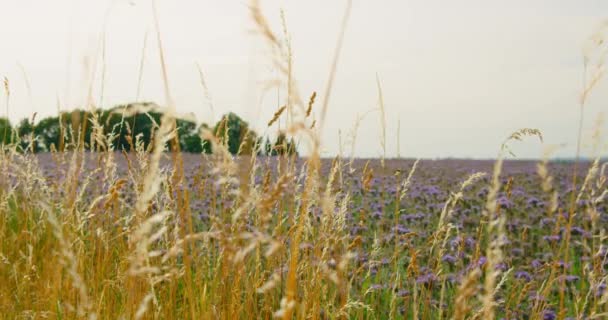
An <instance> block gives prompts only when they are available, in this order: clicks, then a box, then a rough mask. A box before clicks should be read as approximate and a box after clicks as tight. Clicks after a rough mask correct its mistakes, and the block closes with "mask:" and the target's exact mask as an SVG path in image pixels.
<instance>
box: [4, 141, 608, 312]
mask: <svg viewBox="0 0 608 320" xmlns="http://www.w3.org/2000/svg"><path fill="white" fill-rule="evenodd" d="M151 165H152V164H151V163H150V158H149V157H148V156H147V155H146V154H144V153H139V154H121V153H117V152H116V153H113V152H108V153H101V154H95V153H78V152H75V153H73V154H42V155H27V154H25V155H23V154H4V155H3V157H2V167H1V169H2V171H1V174H2V179H1V180H0V181H1V185H0V186H1V189H0V190H1V193H0V196H1V197H2V198H1V199H2V202H1V203H2V207H1V210H2V211H1V212H2V223H1V225H0V235H1V247H0V249H1V251H0V252H1V253H2V257H1V259H2V261H1V263H0V274H1V275H2V279H3V285H2V286H1V287H0V309H2V310H3V312H2V314H3V315H2V316H3V317H4V318H7V319H9V318H19V317H24V318H27V317H32V318H45V317H46V318H74V317H83V316H89V317H97V318H103V319H112V318H121V317H123V318H131V317H135V318H142V317H143V318H165V319H169V318H225V319H232V318H273V317H276V316H279V317H280V316H285V315H286V314H290V315H289V317H290V318H291V317H295V318H313V319H330V318H352V319H389V318H407V319H418V318H420V319H431V318H433V319H434V318H438V317H439V318H455V319H464V318H471V317H477V318H487V316H488V314H486V312H487V313H489V314H490V316H492V317H494V316H495V317H496V318H505V319H524V318H530V319H539V318H541V319H554V318H555V319H557V318H558V317H561V318H564V317H569V318H578V319H587V318H589V317H590V316H592V315H594V314H596V315H597V314H601V313H602V312H605V310H606V309H605V308H606V306H605V304H604V302H605V300H606V290H605V288H606V268H607V267H608V250H607V248H606V246H605V240H604V238H603V237H604V235H603V232H604V226H605V225H606V223H607V219H608V218H607V217H608V216H607V215H606V209H607V207H606V204H605V203H601V202H600V201H599V200H601V198H602V197H603V196H605V194H606V191H605V190H606V184H605V182H606V181H605V180H606V172H605V167H606V166H601V167H598V163H582V164H580V166H579V170H580V173H579V181H580V182H581V183H580V184H579V186H581V187H579V188H578V189H577V190H573V189H572V188H571V184H572V178H573V177H572V175H573V172H574V171H573V164H572V163H546V162H534V161H506V162H504V163H503V164H502V170H501V174H500V176H497V177H496V179H493V172H494V162H493V161H481V160H478V161H475V160H468V161H467V160H436V161H433V160H422V161H418V162H415V161H413V160H386V161H385V163H384V166H382V164H381V160H378V159H376V160H363V159H358V160H354V161H352V162H350V161H341V160H340V159H333V160H332V159H323V160H321V161H320V162H319V167H318V170H319V171H318V173H315V172H314V171H312V168H311V165H312V164H311V163H308V162H307V160H306V159H302V158H297V157H293V156H292V157H287V156H284V157H282V158H279V157H260V158H257V157H251V158H244V157H243V158H238V159H233V158H232V157H230V156H226V157H220V156H207V155H202V156H201V155H193V154H166V155H163V156H162V157H161V159H160V162H159V172H158V178H157V179H158V180H157V184H156V187H157V188H158V190H157V192H155V193H153V194H152V193H148V194H145V193H144V191H143V190H142V186H144V185H146V181H145V179H146V177H147V176H148V175H146V174H145V173H146V172H147V171H148V170H150V166H151ZM587 172H588V174H587ZM313 174H315V175H316V176H317V177H322V178H318V179H317V178H315V180H311V176H312V175H313ZM583 182H584V183H583ZM583 186H584V187H583ZM146 197H148V201H146V202H145V203H143V202H142V201H141V199H142V198H146ZM142 204H143V206H142ZM485 299H489V302H488V301H486V300H485ZM254 315H255V316H254ZM602 317H603V316H601V317H599V318H602Z"/></svg>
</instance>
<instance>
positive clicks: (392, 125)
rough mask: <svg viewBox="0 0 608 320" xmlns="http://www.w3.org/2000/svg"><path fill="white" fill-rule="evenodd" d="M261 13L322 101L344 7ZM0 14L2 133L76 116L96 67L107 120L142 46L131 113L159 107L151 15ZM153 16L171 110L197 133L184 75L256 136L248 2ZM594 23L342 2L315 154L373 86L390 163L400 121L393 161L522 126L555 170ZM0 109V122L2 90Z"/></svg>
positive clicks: (260, 75) (373, 140) (265, 102)
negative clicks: (534, 133)
mask: <svg viewBox="0 0 608 320" xmlns="http://www.w3.org/2000/svg"><path fill="white" fill-rule="evenodd" d="M260 3H261V5H262V7H263V10H264V13H265V14H266V15H267V16H268V19H269V20H270V22H271V24H272V27H273V28H274V29H275V31H276V32H277V33H279V34H280V33H281V23H280V9H281V8H283V9H284V12H285V16H286V20H287V25H288V29H289V32H290V34H291V38H292V39H291V41H292V46H293V52H294V56H293V58H294V71H295V72H294V74H295V77H296V79H297V81H298V87H299V90H300V92H301V93H302V95H304V96H308V95H309V94H310V93H311V92H312V91H318V92H319V93H320V96H322V94H321V93H322V91H323V89H324V88H325V85H326V82H327V77H328V73H329V67H330V64H331V59H332V55H333V51H334V48H335V45H336V39H337V35H338V31H339V25H340V20H341V17H342V15H343V12H344V8H345V3H346V2H345V0H307V1H297V0H283V1H281V0H261V1H260ZM0 8H1V10H0V76H5V77H7V78H8V79H9V81H10V86H11V97H10V109H9V115H10V118H11V119H12V120H17V119H20V118H23V117H26V116H31V114H32V113H33V112H37V113H38V114H39V116H47V115H53V114H56V113H57V101H58V100H59V101H60V105H61V108H62V109H71V108H73V107H77V106H80V105H82V104H83V103H84V101H85V97H86V94H87V83H88V80H87V77H88V76H89V75H90V74H91V68H92V67H91V64H92V61H94V60H95V58H97V61H98V62H97V70H98V72H96V74H97V76H96V79H95V82H94V97H95V102H96V103H98V104H102V105H103V106H106V107H109V106H112V105H115V104H119V103H126V102H132V101H134V100H135V99H136V98H137V91H138V89H137V87H138V74H139V66H140V60H141V58H142V48H143V46H144V38H146V34H147V45H146V47H147V49H146V50H145V59H144V69H143V77H142V85H141V92H140V95H139V100H145V101H156V102H158V103H163V102H164V92H163V84H162V83H163V82H162V77H161V72H160V67H159V57H158V49H157V43H156V35H155V33H154V24H153V18H152V10H151V2H150V1H143V0H133V1H127V0H125V1H118V0H117V1H103V0H53V1H42V0H0ZM157 9H158V16H159V21H160V29H161V37H162V41H163V45H164V50H165V56H166V61H167V68H168V77H169V83H170V87H171V92H172V95H173V97H174V100H175V104H176V107H177V110H178V111H179V112H181V113H189V112H192V113H194V114H195V115H196V117H197V118H198V120H199V121H202V122H212V121H211V119H210V117H211V112H210V110H209V109H210V108H209V106H208V104H207V103H206V100H205V96H204V93H203V90H202V89H201V85H200V80H199V74H198V71H197V68H196V64H197V63H198V64H200V65H201V67H202V69H203V71H204V73H205V76H206V81H207V85H208V87H209V90H210V95H211V97H212V101H213V104H214V107H215V113H216V115H215V116H216V117H219V115H220V114H222V113H225V112H228V111H233V112H235V113H237V114H239V115H241V116H243V117H244V118H245V119H246V120H247V121H249V122H250V123H252V124H253V125H254V126H255V127H256V128H257V130H258V132H264V131H265V128H264V127H265V124H266V123H267V121H268V119H269V118H270V117H271V116H272V113H273V112H274V111H275V110H276V108H277V95H276V91H273V92H272V93H271V94H267V95H265V96H262V95H261V94H260V92H261V88H262V86H263V85H264V83H265V81H267V80H269V79H272V77H273V76H274V71H273V70H272V68H270V67H269V63H268V54H267V52H265V51H264V46H263V43H262V41H261V40H260V38H259V37H258V36H256V35H255V34H253V33H252V30H254V28H253V24H252V22H251V19H250V16H249V11H248V2H247V0H234V1H233V0H206V1H202V0H191V1H187V0H158V1H157ZM607 14H608V1H603V0H596V1H593V0H569V1H567V0H509V1H495V0H461V1H445V0H395V1H389V0H354V5H353V8H352V11H351V17H350V18H351V19H350V21H349V25H348V28H347V30H346V36H345V40H344V47H343V51H342V56H341V59H340V61H339V66H338V71H337V75H336V78H335V85H334V91H333V95H332V99H331V103H330V107H329V111H328V114H327V117H328V118H327V123H326V128H325V130H324V137H323V139H324V140H323V141H324V154H325V155H328V156H329V155H333V154H335V153H336V152H338V150H339V147H338V140H339V139H338V130H342V133H343V136H344V137H343V140H346V139H347V137H346V135H347V134H348V133H349V132H350V131H351V129H352V127H353V125H354V123H355V119H356V117H357V114H364V113H365V112H366V111H368V110H370V109H373V108H376V107H377V100H378V98H377V95H378V93H377V88H376V74H378V75H379V77H380V79H381V82H382V86H383V93H384V101H385V107H386V115H387V126H388V128H387V133H388V134H387V154H388V155H389V156H394V155H396V152H397V122H398V120H399V119H400V121H401V131H400V136H401V139H400V144H401V145H400V150H401V155H402V156H407V157H433V158H434V157H476V158H485V157H494V156H495V155H496V153H497V150H498V148H499V146H500V143H501V142H502V140H504V138H505V137H506V136H508V135H509V134H510V133H511V132H512V131H514V130H516V129H518V128H521V127H532V128H538V129H540V130H541V131H542V132H543V133H544V135H545V143H546V144H565V145H566V146H565V147H563V148H561V149H560V151H559V152H558V155H561V156H570V155H572V154H573V153H574V151H573V150H574V142H575V140H576V125H577V117H578V111H579V107H578V102H577V101H578V95H579V92H580V90H581V83H582V77H583V67H582V66H583V63H582V61H583V54H582V51H583V50H582V48H583V44H584V43H585V40H586V39H587V38H589V36H590V35H591V34H592V33H593V32H594V31H595V30H596V29H597V27H598V26H599V25H600V23H601V22H602V21H603V20H604V18H606V17H607ZM104 21H105V54H102V50H100V47H101V46H100V45H99V44H100V35H101V33H102V30H104ZM102 56H103V59H102ZM85 61H89V62H88V64H89V67H87V66H86V64H87V63H86V62H85ZM100 61H105V73H102V72H100V70H101V69H102V68H101V65H102V63H101V62H100ZM102 74H103V77H102V76H101V75H102ZM26 79H28V80H26ZM28 82H29V87H30V88H31V94H30V93H28V90H27V87H28V85H27V83H28ZM607 89H608V85H606V84H604V83H602V84H600V85H599V86H598V87H597V88H596V90H595V91H594V93H593V94H592V96H591V98H590V101H589V104H588V106H587V109H586V111H585V112H586V122H585V132H586V136H589V135H590V131H591V128H592V127H593V123H594V121H595V119H596V118H597V116H598V114H599V113H600V112H601V111H602V110H604V111H606V110H608V107H607V105H606V102H608V91H607ZM284 95H285V92H279V96H280V97H281V98H284ZM0 98H2V100H1V101H2V102H0V106H2V115H4V113H5V104H4V100H5V95H4V92H2V93H0ZM260 99H261V101H262V102H261V103H259V102H258V101H260ZM319 106H320V104H317V107H319ZM317 111H318V109H317ZM379 116H380V114H379V113H378V112H372V113H369V114H368V115H367V116H366V117H365V118H364V119H363V121H362V123H361V127H360V129H359V132H358V140H357V147H356V150H357V152H356V154H357V155H358V156H367V157H369V156H378V155H380V154H381V147H380V143H379V139H380V119H379ZM603 128H604V130H608V127H607V126H606V125H603ZM604 132H606V131H604ZM604 136H606V135H604ZM344 149H345V153H348V148H347V147H345V148H344ZM514 150H515V151H516V153H517V154H518V156H519V157H538V156H539V155H541V153H542V147H541V146H540V145H539V143H538V142H537V141H534V140H529V141H527V142H524V143H518V144H515V145H514ZM586 150H587V151H585V152H586V153H588V152H589V150H588V149H586Z"/></svg>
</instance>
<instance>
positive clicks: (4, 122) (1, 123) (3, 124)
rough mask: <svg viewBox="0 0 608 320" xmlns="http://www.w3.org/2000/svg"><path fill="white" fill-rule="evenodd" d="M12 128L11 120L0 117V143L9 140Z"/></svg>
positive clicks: (5, 142) (8, 141) (6, 142)
mask: <svg viewBox="0 0 608 320" xmlns="http://www.w3.org/2000/svg"><path fill="white" fill-rule="evenodd" d="M12 135H13V128H12V126H11V122H10V121H9V120H8V119H6V118H0V143H1V144H8V143H10V142H11V136H12Z"/></svg>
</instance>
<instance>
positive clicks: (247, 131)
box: [0, 103, 298, 156]
mask: <svg viewBox="0 0 608 320" xmlns="http://www.w3.org/2000/svg"><path fill="white" fill-rule="evenodd" d="M153 106H155V104H153V103H140V104H127V105H120V106H116V107H114V108H111V109H109V110H97V111H94V112H91V111H85V110H78V109H77V110H73V111H69V112H61V113H60V114H59V115H57V116H51V117H46V118H43V119H41V120H39V121H37V122H34V121H33V119H32V120H31V119H22V120H21V121H19V123H17V124H16V125H15V126H13V125H11V123H10V121H9V120H8V119H6V118H0V144H3V145H8V144H11V145H15V144H16V145H18V147H19V148H20V149H21V150H32V151H34V152H49V151H66V150H70V149H74V148H75V147H76V146H78V145H79V146H81V147H83V148H84V149H85V150H90V149H91V145H94V144H92V143H90V141H91V137H92V136H94V134H93V132H94V130H97V131H95V132H97V133H103V135H104V136H106V137H107V136H111V137H112V138H111V139H109V140H110V141H112V146H113V149H114V150H125V151H127V152H129V151H132V150H133V149H135V148H137V145H138V144H139V145H140V146H141V147H143V148H144V149H145V150H148V148H150V147H152V146H153V139H154V131H155V130H156V129H157V128H158V125H159V124H160V122H161V118H162V116H163V114H162V112H159V111H154V110H153V108H151V107H153ZM93 119H95V121H92V120H93ZM94 123H97V124H98V127H94V126H93V124H94ZM175 129H176V130H177V139H176V140H175V141H173V142H172V143H174V144H176V142H179V144H178V145H179V150H180V151H183V152H191V153H211V152H212V151H213V150H212V144H211V143H210V141H208V140H205V139H203V138H202V137H201V134H200V133H201V132H202V131H203V130H209V131H210V132H211V133H213V135H214V136H215V137H216V138H217V140H218V141H219V142H220V143H223V144H225V145H226V147H227V149H228V151H229V152H230V153H231V154H233V155H237V154H239V155H251V154H254V153H255V154H258V155H268V156H276V155H282V154H297V153H298V151H297V146H296V144H295V142H294V140H293V139H288V138H287V137H286V136H285V134H284V133H279V134H278V136H277V137H276V139H274V141H272V142H271V140H270V139H269V137H262V136H259V135H258V134H257V133H256V132H255V131H254V130H253V129H251V127H250V126H249V124H248V123H247V122H246V121H244V120H243V119H242V118H241V117H239V116H238V115H236V114H235V113H232V112H230V113H227V114H225V115H223V116H222V117H221V118H220V120H218V121H217V123H215V124H214V125H213V127H211V126H209V125H208V124H206V123H202V124H200V125H197V123H196V122H194V121H192V120H186V119H179V118H178V119H176V121H175ZM100 131H102V132H100ZM97 148H99V146H98V147H97ZM174 150H175V148H174ZM94 151H99V150H94Z"/></svg>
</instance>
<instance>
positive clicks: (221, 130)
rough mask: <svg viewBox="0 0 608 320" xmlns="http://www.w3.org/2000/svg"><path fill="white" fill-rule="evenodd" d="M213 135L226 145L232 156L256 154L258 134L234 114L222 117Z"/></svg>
mask: <svg viewBox="0 0 608 320" xmlns="http://www.w3.org/2000/svg"><path fill="white" fill-rule="evenodd" d="M213 133H214V135H215V136H216V137H218V139H219V140H220V142H221V143H224V144H226V146H227V147H228V151H229V152H230V153H231V154H234V155H236V154H242V155H250V154H252V153H253V152H255V141H256V140H257V134H256V133H255V132H254V131H252V130H250V129H249V124H248V123H247V122H245V121H244V120H243V119H241V118H240V117H239V116H237V115H236V114H234V113H232V112H230V113H228V114H226V115H224V116H222V118H221V120H220V121H218V122H217V124H216V125H215V127H214V129H213ZM241 144H242V147H241ZM239 149H240V153H239Z"/></svg>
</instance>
